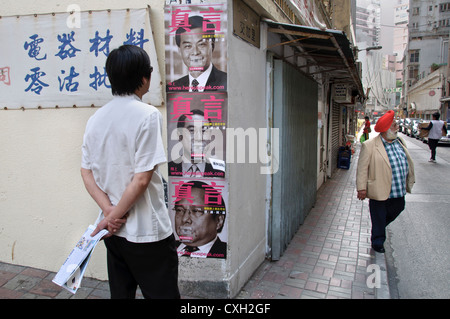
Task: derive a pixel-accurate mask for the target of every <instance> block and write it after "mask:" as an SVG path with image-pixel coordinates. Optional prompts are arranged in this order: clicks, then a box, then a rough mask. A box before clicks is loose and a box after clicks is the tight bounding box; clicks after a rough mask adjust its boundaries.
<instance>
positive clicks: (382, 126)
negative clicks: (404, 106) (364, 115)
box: [375, 110, 394, 133]
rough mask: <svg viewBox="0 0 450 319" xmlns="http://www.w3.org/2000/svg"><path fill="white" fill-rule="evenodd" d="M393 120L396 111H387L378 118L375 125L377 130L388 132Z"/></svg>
mask: <svg viewBox="0 0 450 319" xmlns="http://www.w3.org/2000/svg"><path fill="white" fill-rule="evenodd" d="M393 121H394V111H392V110H389V111H387V112H386V114H384V115H383V116H382V117H380V118H379V119H378V121H377V124H376V125H375V132H379V133H382V132H386V131H387V130H389V128H390V127H391V125H392V122H393Z"/></svg>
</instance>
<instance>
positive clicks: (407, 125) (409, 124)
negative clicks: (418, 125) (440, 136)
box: [404, 117, 420, 136]
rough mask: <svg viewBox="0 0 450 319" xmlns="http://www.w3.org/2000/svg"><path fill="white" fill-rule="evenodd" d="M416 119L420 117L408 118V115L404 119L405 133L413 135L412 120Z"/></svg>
mask: <svg viewBox="0 0 450 319" xmlns="http://www.w3.org/2000/svg"><path fill="white" fill-rule="evenodd" d="M416 121H420V119H419V118H409V117H408V118H406V119H405V132H404V133H405V134H406V135H408V136H413V135H411V134H413V133H412V131H413V126H414V122H416Z"/></svg>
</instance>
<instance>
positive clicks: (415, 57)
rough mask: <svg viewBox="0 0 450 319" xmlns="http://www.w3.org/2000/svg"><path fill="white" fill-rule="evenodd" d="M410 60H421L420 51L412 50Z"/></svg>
mask: <svg viewBox="0 0 450 319" xmlns="http://www.w3.org/2000/svg"><path fill="white" fill-rule="evenodd" d="M409 62H410V63H417V62H419V51H412V52H411V53H410V55H409Z"/></svg>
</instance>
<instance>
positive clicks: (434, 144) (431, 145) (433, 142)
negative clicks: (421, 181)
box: [428, 138, 439, 160]
mask: <svg viewBox="0 0 450 319" xmlns="http://www.w3.org/2000/svg"><path fill="white" fill-rule="evenodd" d="M438 143H439V140H435V139H432V138H429V139H428V147H429V148H430V150H431V159H433V160H436V147H437V146H438Z"/></svg>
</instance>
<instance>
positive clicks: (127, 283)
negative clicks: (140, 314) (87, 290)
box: [104, 235, 180, 299]
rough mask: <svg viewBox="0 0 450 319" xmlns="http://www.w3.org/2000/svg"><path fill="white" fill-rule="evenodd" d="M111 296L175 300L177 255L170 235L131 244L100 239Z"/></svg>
mask: <svg viewBox="0 0 450 319" xmlns="http://www.w3.org/2000/svg"><path fill="white" fill-rule="evenodd" d="M104 242H105V245H106V249H107V264H108V277H109V287H110V291H111V299H134V298H135V297H136V289H137V286H138V285H139V288H140V289H141V291H142V294H143V295H144V298H146V299H147V298H156V299H179V298H180V292H179V290H178V255H177V250H176V246H175V238H174V236H173V235H171V236H169V237H168V238H166V239H163V240H161V241H158V242H153V243H132V242H129V241H127V240H126V239H125V238H122V237H118V236H111V237H109V238H106V239H105V240H104Z"/></svg>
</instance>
